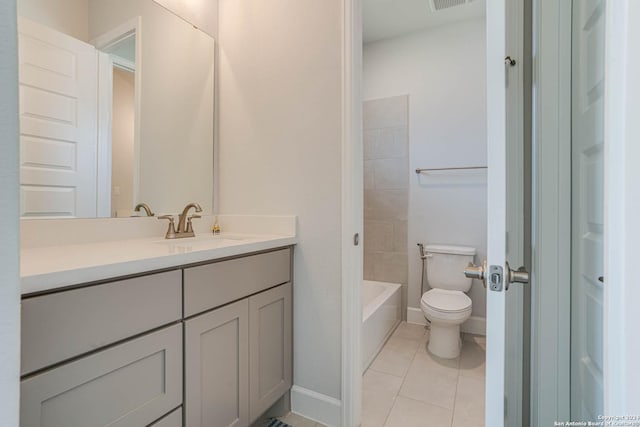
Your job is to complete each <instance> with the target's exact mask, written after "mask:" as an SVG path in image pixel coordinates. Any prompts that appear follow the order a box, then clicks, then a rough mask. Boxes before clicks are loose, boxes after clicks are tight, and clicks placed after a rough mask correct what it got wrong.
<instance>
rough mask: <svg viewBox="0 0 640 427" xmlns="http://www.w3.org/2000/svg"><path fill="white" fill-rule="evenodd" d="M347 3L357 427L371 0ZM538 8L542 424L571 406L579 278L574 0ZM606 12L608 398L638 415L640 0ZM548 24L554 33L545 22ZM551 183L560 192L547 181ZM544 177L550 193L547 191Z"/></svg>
mask: <svg viewBox="0 0 640 427" xmlns="http://www.w3.org/2000/svg"><path fill="white" fill-rule="evenodd" d="M567 3H568V4H567ZM343 6H344V8H343V40H342V41H343V91H342V93H343V100H342V101H343V103H342V105H343V112H342V114H343V134H342V139H343V142H342V151H343V162H342V172H343V195H342V200H343V211H342V215H343V221H342V223H343V229H342V234H343V239H342V244H343V245H342V248H343V254H342V258H343V259H342V316H343V317H342V319H343V320H342V390H341V391H342V408H341V412H342V419H341V422H342V425H343V426H351V425H354V426H355V425H358V422H359V420H360V415H361V408H360V393H361V386H362V378H361V373H360V372H359V369H357V368H356V367H358V368H359V362H358V360H359V359H354V357H358V358H359V355H360V351H359V345H360V327H361V318H360V310H361V302H360V287H359V286H354V285H353V284H354V280H355V279H354V278H357V277H358V275H360V276H361V268H362V264H361V262H362V258H359V259H358V257H357V256H356V257H354V256H353V251H352V250H351V249H353V246H352V245H353V242H352V238H353V234H354V233H355V232H360V233H361V232H362V229H361V228H358V226H357V224H359V221H360V220H359V219H358V217H359V216H360V215H361V214H362V212H361V211H360V210H359V208H357V207H356V206H354V204H352V203H351V200H350V199H349V197H351V196H356V197H360V196H359V195H358V194H356V193H355V192H354V189H353V187H352V186H351V185H349V182H353V180H357V179H359V177H358V176H355V175H358V174H360V173H361V169H358V168H357V165H356V167H355V168H354V163H355V162H354V156H355V157H356V158H357V156H358V155H360V154H358V153H359V151H358V150H361V144H362V142H361V138H362V136H361V131H360V130H359V129H360V127H359V125H357V124H358V123H359V120H360V118H361V113H362V111H361V109H362V106H361V105H360V102H359V98H358V95H359V92H358V91H359V88H360V85H361V83H362V75H361V72H362V71H361V69H360V68H359V64H361V60H362V47H361V46H362V45H361V43H360V44H359V45H358V42H359V41H360V40H361V36H362V13H361V0H345V1H344V3H343ZM533 9H534V10H533V13H534V15H535V17H536V18H535V20H534V24H533V30H534V32H535V34H534V40H533V49H534V57H535V61H534V63H533V67H534V69H533V79H534V88H535V92H534V95H533V98H534V107H533V114H534V116H535V118H536V121H535V122H534V124H533V144H534V147H535V148H536V149H537V150H538V151H537V152H536V155H535V156H534V158H533V168H534V171H535V168H540V167H542V166H544V165H546V168H545V169H544V173H541V172H542V170H538V173H537V174H536V173H535V172H534V174H535V177H534V179H533V186H534V188H533V197H534V200H535V202H536V203H537V207H536V208H535V209H536V210H535V212H534V213H533V215H534V217H533V218H532V221H533V224H532V225H533V232H532V240H533V242H534V244H535V245H537V246H536V248H535V250H534V252H533V257H534V263H533V269H532V271H531V277H532V306H533V307H532V329H533V330H532V343H531V351H532V354H531V390H532V393H531V417H532V425H537V424H540V423H543V422H544V420H548V419H551V420H552V421H554V420H561V419H565V420H566V419H568V416H569V411H568V408H569V405H568V404H569V384H570V383H569V367H570V365H569V363H570V360H569V350H570V348H569V341H570V340H569V337H570V335H569V333H570V329H569V318H568V308H569V307H570V295H569V292H568V287H567V286H566V283H569V280H570V267H569V266H570V235H568V233H567V230H569V229H570V227H569V226H570V221H571V218H570V214H571V210H570V194H571V181H570V174H568V173H566V171H567V170H568V169H566V167H567V165H570V162H571V160H570V137H571V129H570V117H571V93H570V86H571V85H570V78H571V74H570V73H571V54H570V52H571V26H570V22H571V4H570V2H552V1H545V0H536V1H534V5H533ZM605 13H606V22H607V28H606V30H605V34H606V36H605V37H606V42H605V44H606V48H605V55H606V58H607V59H606V61H605V64H606V65H605V67H606V68H605V87H606V89H605V280H606V283H607V286H605V306H604V329H605V331H604V339H603V345H604V364H605V366H604V399H605V412H607V413H608V414H632V413H640V402H637V399H636V401H635V402H634V401H632V399H628V397H629V396H638V395H640V369H638V368H637V367H636V366H635V364H634V361H636V360H639V359H640V343H637V342H636V341H633V340H632V339H631V338H632V337H633V335H634V333H635V330H633V329H628V330H627V329H625V328H624V325H626V324H639V323H640V310H637V306H638V305H640V289H638V287H634V286H633V284H634V281H633V280H632V279H633V278H634V277H635V271H634V270H635V269H634V265H635V263H637V260H638V259H640V245H638V244H637V242H635V240H637V238H640V224H638V223H637V221H634V218H635V217H637V212H638V211H639V210H640V186H638V185H636V186H635V187H634V186H633V183H634V182H640V168H638V167H637V164H640V147H638V145H637V141H638V140H639V139H640V121H638V120H628V119H627V117H637V116H638V114H639V113H640V111H639V110H640V83H638V82H637V81H634V80H632V79H631V80H628V78H627V76H637V75H640V53H638V52H637V49H636V51H634V50H633V46H635V45H634V43H633V41H635V40H637V39H638V37H640V27H638V26H634V25H631V23H633V22H638V20H640V4H638V3H637V2H636V3H634V1H633V0H619V1H615V2H607V7H606V12H605ZM542 27H544V28H545V31H544V32H542V31H540V29H541V28H542ZM559 88H560V89H565V90H564V91H563V90H558V89H559ZM567 88H569V90H568V91H567V90H566V89H567ZM567 92H568V93H567ZM567 141H568V142H569V143H567ZM563 167H564V168H565V169H563ZM563 170H564V173H562V171H563ZM545 178H546V179H545ZM546 185H551V186H552V187H553V188H555V191H553V192H549V191H548V187H546ZM541 188H545V192H544V193H540V194H538V190H539V189H541ZM540 195H544V196H545V197H539V196H540ZM551 196H553V197H551ZM634 214H635V216H634ZM558 231H564V234H558ZM551 232H553V233H556V234H555V236H556V238H554V237H553V236H554V234H551ZM550 236H551V238H550ZM629 236H632V238H629ZM633 237H636V239H634V238H633ZM355 283H358V282H355ZM538 284H539V285H538ZM562 284H565V286H564V287H563V286H561V285H562ZM542 285H544V288H542V287H541V286H542ZM558 299H560V302H559V301H558ZM634 304H635V305H634ZM543 309H544V311H543ZM547 314H548V315H549V316H548V317H546V318H545V316H547ZM559 327H561V329H560V330H558V328H559ZM608 349H611V351H609V350H608ZM548 372H553V373H554V375H549V374H548ZM540 390H545V393H540V392H539V391H540ZM563 402H565V403H563ZM634 405H635V406H634ZM354 421H355V422H354ZM540 425H542V424H540Z"/></svg>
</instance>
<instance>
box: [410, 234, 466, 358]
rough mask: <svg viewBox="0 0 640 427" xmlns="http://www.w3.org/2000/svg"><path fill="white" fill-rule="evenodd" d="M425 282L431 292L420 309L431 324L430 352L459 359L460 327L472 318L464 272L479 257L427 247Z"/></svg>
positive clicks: (463, 251) (446, 247)
mask: <svg viewBox="0 0 640 427" xmlns="http://www.w3.org/2000/svg"><path fill="white" fill-rule="evenodd" d="M425 253H426V257H427V259H426V261H427V262H426V279H427V283H428V284H429V286H430V287H431V290H430V291H428V292H425V293H424V295H422V301H421V302H420V307H421V308H422V312H423V313H424V316H425V317H426V318H427V319H428V320H429V321H430V322H431V336H430V338H429V347H428V348H429V352H430V353H432V354H434V355H435V356H438V357H442V358H444V359H454V358H456V357H458V356H459V355H460V347H461V344H462V341H461V340H460V325H461V324H462V323H463V322H464V321H466V320H467V319H468V318H469V316H471V298H469V297H468V296H467V295H466V294H465V292H468V291H469V289H471V279H467V278H466V277H465V275H464V268H465V267H466V266H467V265H468V264H469V263H470V262H473V258H474V256H475V254H476V250H475V249H474V248H471V247H468V246H450V245H428V246H425Z"/></svg>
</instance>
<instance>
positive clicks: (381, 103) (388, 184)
mask: <svg viewBox="0 0 640 427" xmlns="http://www.w3.org/2000/svg"><path fill="white" fill-rule="evenodd" d="M408 105H409V97H408V96H407V95H402V96H394V97H390V98H384V99H376V100H371V101H365V102H364V104H363V121H364V147H363V148H364V279H365V280H373V281H382V282H392V283H401V284H402V287H403V288H402V307H403V308H402V313H403V316H405V315H406V295H407V282H408V259H407V217H408V211H409V157H408V156H409V140H408V117H409V112H408Z"/></svg>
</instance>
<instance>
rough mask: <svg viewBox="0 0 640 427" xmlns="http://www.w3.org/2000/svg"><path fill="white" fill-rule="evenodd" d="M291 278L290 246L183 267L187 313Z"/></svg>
mask: <svg viewBox="0 0 640 427" xmlns="http://www.w3.org/2000/svg"><path fill="white" fill-rule="evenodd" d="M289 281H291V250H290V248H286V249H281V250H277V251H273V252H266V253H261V254H257V255H251V256H248V257H243V258H237V259H232V260H229V261H222V262H217V263H213V264H206V265H201V266H198V267H191V268H186V269H185V270H184V316H185V317H189V316H192V315H194V314H197V313H201V312H203V311H206V310H209V309H212V308H215V307H219V306H221V305H224V304H227V303H229V302H231V301H235V300H237V299H240V298H245V297H246V296H248V295H252V294H255V293H257V292H260V291H262V290H264V289H268V288H270V287H273V286H276V285H280V284H282V283H286V282H289Z"/></svg>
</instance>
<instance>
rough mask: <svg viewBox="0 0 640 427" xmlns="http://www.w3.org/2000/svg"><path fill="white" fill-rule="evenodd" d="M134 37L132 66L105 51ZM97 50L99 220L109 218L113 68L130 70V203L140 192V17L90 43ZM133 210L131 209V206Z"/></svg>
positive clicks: (134, 200) (135, 199)
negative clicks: (132, 74) (131, 153)
mask: <svg viewBox="0 0 640 427" xmlns="http://www.w3.org/2000/svg"><path fill="white" fill-rule="evenodd" d="M133 36H135V38H136V40H135V49H136V57H135V64H133V67H132V65H131V64H128V63H126V61H125V60H123V59H122V58H119V59H114V58H113V57H112V56H111V55H109V54H107V53H104V50H106V49H108V48H109V47H111V46H113V45H115V44H117V43H119V42H121V41H122V40H125V39H127V38H129V37H133ZM91 44H92V45H94V46H95V48H96V49H97V50H98V182H97V187H98V217H107V218H109V217H111V172H112V171H111V167H112V154H113V153H112V140H111V138H112V129H111V128H112V107H113V105H112V104H113V67H114V65H117V66H119V67H121V68H124V69H129V70H131V68H133V70H134V71H135V74H134V89H133V90H134V100H133V103H134V121H133V165H132V167H133V202H134V203H137V200H138V199H139V192H140V142H141V139H140V112H141V99H142V17H141V16H137V17H135V18H132V19H130V20H129V21H127V22H124V23H122V24H121V25H119V26H117V27H116V28H113V29H111V30H109V31H107V32H106V33H104V34H101V35H100V36H98V37H96V38H95V39H93V40H91ZM131 209H133V206H131Z"/></svg>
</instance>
